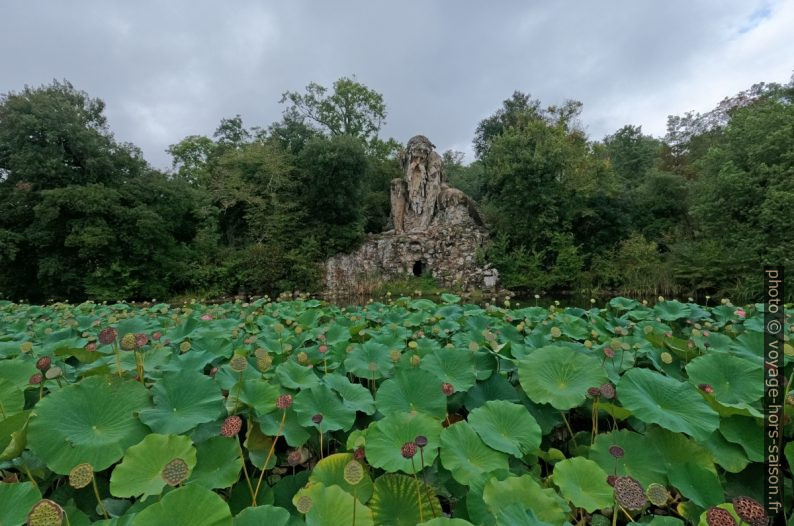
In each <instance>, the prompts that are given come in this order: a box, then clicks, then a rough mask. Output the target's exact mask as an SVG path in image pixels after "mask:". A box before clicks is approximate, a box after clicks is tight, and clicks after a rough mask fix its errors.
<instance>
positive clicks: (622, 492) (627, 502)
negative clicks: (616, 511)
mask: <svg viewBox="0 0 794 526" xmlns="http://www.w3.org/2000/svg"><path fill="white" fill-rule="evenodd" d="M615 499H616V500H617V502H618V504H620V505H621V506H623V507H624V508H626V509H627V510H633V511H636V510H641V509H642V508H643V507H644V506H645V504H646V503H647V502H648V499H647V497H646V496H645V491H643V489H642V486H641V485H640V483H639V482H637V479H635V478H634V477H618V478H617V479H615Z"/></svg>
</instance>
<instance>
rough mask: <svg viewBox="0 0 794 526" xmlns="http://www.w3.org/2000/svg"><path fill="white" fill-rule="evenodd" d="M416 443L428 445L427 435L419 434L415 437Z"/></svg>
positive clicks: (422, 445)
mask: <svg viewBox="0 0 794 526" xmlns="http://www.w3.org/2000/svg"><path fill="white" fill-rule="evenodd" d="M414 444H416V445H417V446H419V447H425V446H426V445H427V437H426V436H424V435H419V436H418V437H416V438H415V439H414Z"/></svg>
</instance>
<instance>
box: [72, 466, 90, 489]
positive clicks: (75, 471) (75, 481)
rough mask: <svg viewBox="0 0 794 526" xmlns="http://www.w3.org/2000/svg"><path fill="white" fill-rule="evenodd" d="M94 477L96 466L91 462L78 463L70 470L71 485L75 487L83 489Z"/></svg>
mask: <svg viewBox="0 0 794 526" xmlns="http://www.w3.org/2000/svg"><path fill="white" fill-rule="evenodd" d="M93 479H94V468H93V466H91V464H78V465H76V466H75V467H73V468H72V470H71V471H70V472H69V485H70V486H71V487H73V488H74V489H81V488H84V487H86V486H88V485H89V484H91V481H92V480H93Z"/></svg>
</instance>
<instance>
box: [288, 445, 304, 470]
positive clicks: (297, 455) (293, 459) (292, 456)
mask: <svg viewBox="0 0 794 526" xmlns="http://www.w3.org/2000/svg"><path fill="white" fill-rule="evenodd" d="M301 457H302V455H301V452H300V451H299V450H297V449H294V450H292V451H290V452H289V454H288V455H287V464H289V465H290V466H293V467H294V466H297V465H298V464H300V463H301V460H302V459H301Z"/></svg>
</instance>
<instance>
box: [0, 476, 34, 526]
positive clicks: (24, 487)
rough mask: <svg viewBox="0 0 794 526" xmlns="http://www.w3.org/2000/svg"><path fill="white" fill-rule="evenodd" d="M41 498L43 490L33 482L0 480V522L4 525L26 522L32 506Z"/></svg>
mask: <svg viewBox="0 0 794 526" xmlns="http://www.w3.org/2000/svg"><path fill="white" fill-rule="evenodd" d="M40 500H41V492H40V491H39V488H37V487H36V486H34V485H33V483H32V482H19V483H16V484H6V483H2V482H0V524H1V525H2V526H19V525H20V524H24V523H25V521H26V520H27V516H28V512H29V511H30V508H32V507H33V505H34V504H36V503H37V502H38V501H40Z"/></svg>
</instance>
